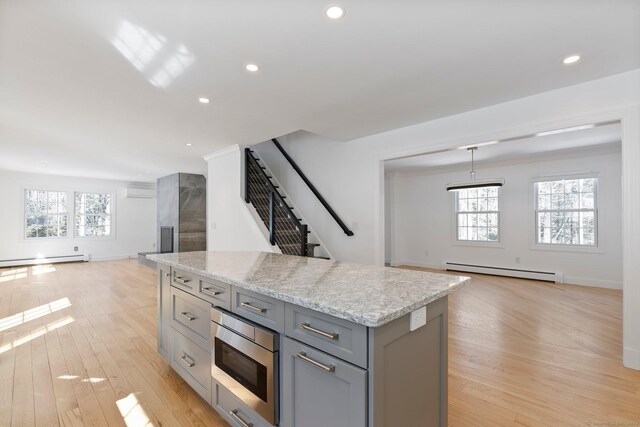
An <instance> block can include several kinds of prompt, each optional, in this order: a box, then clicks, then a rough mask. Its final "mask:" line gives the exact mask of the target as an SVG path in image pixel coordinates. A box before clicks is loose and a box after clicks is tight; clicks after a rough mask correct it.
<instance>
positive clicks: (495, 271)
mask: <svg viewBox="0 0 640 427" xmlns="http://www.w3.org/2000/svg"><path fill="white" fill-rule="evenodd" d="M442 269H443V270H450V271H466V272H469V273H480V274H492V275H494V276H508V277H520V278H523V279H534V280H545V281H547V282H555V283H564V278H563V276H562V273H558V272H552V271H536V270H522V269H518V268H506V267H492V266H488V265H476V264H462V263H457V262H446V261H445V262H443V263H442Z"/></svg>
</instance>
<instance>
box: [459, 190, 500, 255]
mask: <svg viewBox="0 0 640 427" xmlns="http://www.w3.org/2000/svg"><path fill="white" fill-rule="evenodd" d="M452 193H453V197H452V200H453V232H452V236H451V237H452V242H453V244H454V245H456V246H480V247H483V248H504V245H503V243H502V241H503V236H502V233H503V227H502V215H501V210H502V188H498V210H497V211H479V212H466V211H464V212H463V211H460V212H458V196H459V192H457V191H452ZM459 213H497V214H498V240H495V241H489V240H460V239H459V238H458V214H459Z"/></svg>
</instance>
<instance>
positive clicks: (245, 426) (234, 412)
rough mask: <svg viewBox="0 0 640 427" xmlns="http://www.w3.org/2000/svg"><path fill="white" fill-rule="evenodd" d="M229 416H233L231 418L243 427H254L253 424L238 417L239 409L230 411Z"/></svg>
mask: <svg viewBox="0 0 640 427" xmlns="http://www.w3.org/2000/svg"><path fill="white" fill-rule="evenodd" d="M229 415H231V417H232V418H233V419H234V420H236V421H237V422H239V423H240V425H241V426H242V427H253V423H248V422H246V421H245V420H243V419H242V418H240V415H238V410H237V409H232V410H230V411H229Z"/></svg>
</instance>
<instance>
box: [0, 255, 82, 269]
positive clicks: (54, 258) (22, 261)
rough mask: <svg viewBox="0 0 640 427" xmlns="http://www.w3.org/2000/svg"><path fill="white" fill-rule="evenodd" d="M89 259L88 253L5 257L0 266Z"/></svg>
mask: <svg viewBox="0 0 640 427" xmlns="http://www.w3.org/2000/svg"><path fill="white" fill-rule="evenodd" d="M78 261H89V257H88V256H86V255H61V256H52V257H39V258H22V259H4V260H0V267H16V266H20V265H38V264H56V263H60V262H78Z"/></svg>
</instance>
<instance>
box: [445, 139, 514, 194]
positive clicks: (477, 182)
mask: <svg viewBox="0 0 640 427" xmlns="http://www.w3.org/2000/svg"><path fill="white" fill-rule="evenodd" d="M477 149H478V147H469V148H467V151H470V152H471V172H470V174H471V179H470V180H469V181H463V182H455V183H452V184H447V191H462V190H467V189H469V188H486V187H502V186H503V185H504V179H502V178H496V179H476V170H475V167H474V166H475V165H474V156H473V153H474V152H475V151H476V150H477Z"/></svg>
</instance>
